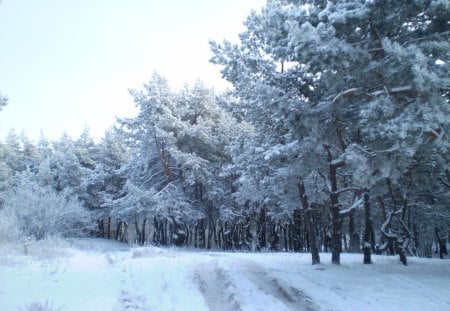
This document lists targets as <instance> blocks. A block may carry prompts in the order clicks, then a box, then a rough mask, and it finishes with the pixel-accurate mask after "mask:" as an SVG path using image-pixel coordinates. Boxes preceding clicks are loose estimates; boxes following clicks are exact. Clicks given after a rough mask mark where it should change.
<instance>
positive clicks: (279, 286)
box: [242, 261, 320, 311]
mask: <svg viewBox="0 0 450 311" xmlns="http://www.w3.org/2000/svg"><path fill="white" fill-rule="evenodd" d="M242 267H243V268H244V269H243V270H242V273H243V275H245V277H246V278H248V279H249V280H250V281H251V282H253V283H255V284H256V285H257V287H258V289H260V290H261V291H263V292H264V293H266V294H268V295H271V296H273V297H275V298H276V299H278V300H279V301H280V302H282V303H283V304H284V305H285V306H286V307H287V308H288V309H290V310H295V311H300V310H304V311H316V310H320V308H319V307H318V306H317V305H316V304H315V303H314V301H313V300H312V298H311V297H309V296H308V295H307V294H306V293H305V292H304V291H303V290H301V289H299V288H296V287H294V286H291V285H287V284H283V283H282V282H280V281H279V280H278V279H277V278H275V277H273V276H271V275H269V274H268V273H267V271H266V270H265V269H264V268H263V267H262V266H261V265H259V264H257V263H256V262H253V261H248V262H246V263H244V264H243V266H242Z"/></svg>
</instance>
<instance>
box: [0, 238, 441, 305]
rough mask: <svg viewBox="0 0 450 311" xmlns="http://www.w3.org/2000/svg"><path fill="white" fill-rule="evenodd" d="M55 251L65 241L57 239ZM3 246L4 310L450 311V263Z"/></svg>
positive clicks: (88, 243)
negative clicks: (313, 260)
mask: <svg viewBox="0 0 450 311" xmlns="http://www.w3.org/2000/svg"><path fill="white" fill-rule="evenodd" d="M52 243H55V242H54V241H53V242H52ZM27 252H28V255H23V252H22V254H21V252H20V247H19V246H18V247H16V248H15V249H13V250H11V248H8V247H6V246H0V253H1V255H0V280H1V284H0V310H18V309H26V308H27V307H30V306H31V305H32V304H34V305H35V306H36V305H41V306H46V305H47V306H50V307H52V308H49V309H53V310H56V309H58V308H60V307H61V310H128V309H133V310H280V311H281V310H352V309H353V310H384V311H386V310H450V295H449V293H450V264H449V261H448V260H439V259H421V258H409V259H408V260H409V266H403V265H402V264H401V263H400V262H399V261H398V257H388V256H373V262H374V264H372V265H363V264H362V255H359V254H342V257H341V262H342V264H341V265H340V266H336V265H333V264H331V263H330V262H331V258H330V257H331V256H330V254H326V253H323V254H321V260H322V262H323V263H322V264H320V265H315V266H312V265H311V258H310V255H309V254H299V253H223V252H200V251H195V250H178V249H171V248H170V249H161V248H156V247H151V246H146V247H129V246H127V245H124V244H119V243H115V242H111V241H105V240H97V239H79V240H69V241H66V242H59V244H58V245H57V247H56V246H46V245H42V244H41V245H37V246H36V247H32V246H29V247H28V248H27Z"/></svg>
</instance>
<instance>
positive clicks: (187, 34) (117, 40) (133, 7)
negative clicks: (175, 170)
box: [0, 0, 265, 140]
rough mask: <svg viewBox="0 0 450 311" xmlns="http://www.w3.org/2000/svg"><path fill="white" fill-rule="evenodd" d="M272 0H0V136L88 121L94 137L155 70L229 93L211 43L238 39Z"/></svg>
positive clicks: (54, 131) (130, 111)
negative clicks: (2, 98)
mask: <svg viewBox="0 0 450 311" xmlns="http://www.w3.org/2000/svg"><path fill="white" fill-rule="evenodd" d="M264 3H265V0H227V1H219V0H190V1H186V0H170V1H156V0H78V1H69V0H38V1H36V0H2V1H1V3H0V93H1V94H3V95H6V96H7V97H8V98H9V101H8V105H7V106H6V107H4V108H3V110H2V111H0V140H3V139H4V138H5V137H6V135H7V134H8V133H9V131H10V130H11V129H12V128H14V130H15V131H16V133H17V134H20V133H21V132H25V134H26V135H27V136H28V137H29V138H31V139H32V140H37V139H38V138H39V136H40V133H41V131H42V132H43V133H44V135H45V136H46V137H47V138H49V139H58V138H59V137H60V136H61V135H62V134H63V133H64V132H66V133H67V134H69V135H70V136H72V137H73V138H77V137H78V136H79V135H80V134H81V132H82V131H83V130H84V128H85V127H86V126H87V127H88V128H89V129H90V132H91V134H92V135H93V136H94V137H95V138H97V139H98V138H100V137H101V136H102V134H103V133H104V131H105V129H107V128H109V127H110V126H112V125H113V123H114V122H115V120H116V116H117V117H132V116H133V115H134V114H135V113H136V108H135V106H134V103H133V99H132V97H131V96H130V95H129V93H128V89H130V88H131V89H141V88H142V85H143V83H145V82H147V81H148V80H149V79H150V78H151V75H152V73H153V72H154V71H157V72H159V73H160V74H162V75H163V76H165V77H167V78H168V80H169V82H170V83H171V85H172V87H173V88H175V89H176V88H180V87H182V86H183V85H184V84H185V83H190V84H192V83H194V82H195V81H196V80H197V79H200V80H202V81H203V82H204V83H205V84H206V85H207V86H210V87H214V88H215V89H217V90H224V89H226V88H227V87H228V86H229V85H228V84H227V83H226V82H225V81H224V80H222V79H221V74H220V67H218V66H216V65H213V64H211V63H209V59H210V58H211V56H212V54H211V52H210V49H209V44H208V41H209V40H210V39H212V40H215V41H219V42H221V41H223V40H224V39H227V40H231V41H234V42H236V41H237V40H238V34H239V33H240V32H242V31H243V30H244V26H243V22H244V21H245V18H246V17H247V16H248V14H249V13H250V11H251V9H257V10H258V9H259V8H261V7H262V6H263V5H264Z"/></svg>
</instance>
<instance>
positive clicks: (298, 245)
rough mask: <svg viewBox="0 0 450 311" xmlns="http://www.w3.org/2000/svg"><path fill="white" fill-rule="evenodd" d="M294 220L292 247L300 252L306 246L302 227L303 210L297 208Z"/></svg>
mask: <svg viewBox="0 0 450 311" xmlns="http://www.w3.org/2000/svg"><path fill="white" fill-rule="evenodd" d="M292 218H293V222H292V247H293V249H294V252H299V251H301V250H302V249H303V248H304V245H303V234H302V233H303V232H302V231H303V228H302V210H301V209H295V210H294V214H293V217H292Z"/></svg>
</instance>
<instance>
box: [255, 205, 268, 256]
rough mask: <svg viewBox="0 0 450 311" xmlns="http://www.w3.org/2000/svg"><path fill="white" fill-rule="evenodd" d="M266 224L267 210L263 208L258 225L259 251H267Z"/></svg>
mask: <svg viewBox="0 0 450 311" xmlns="http://www.w3.org/2000/svg"><path fill="white" fill-rule="evenodd" d="M266 223H267V209H266V208H264V207H261V209H260V211H259V217H258V223H257V226H258V227H257V232H258V233H257V235H258V237H257V238H258V244H257V246H256V247H257V249H258V250H261V249H265V248H266V247H267V242H266Z"/></svg>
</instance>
